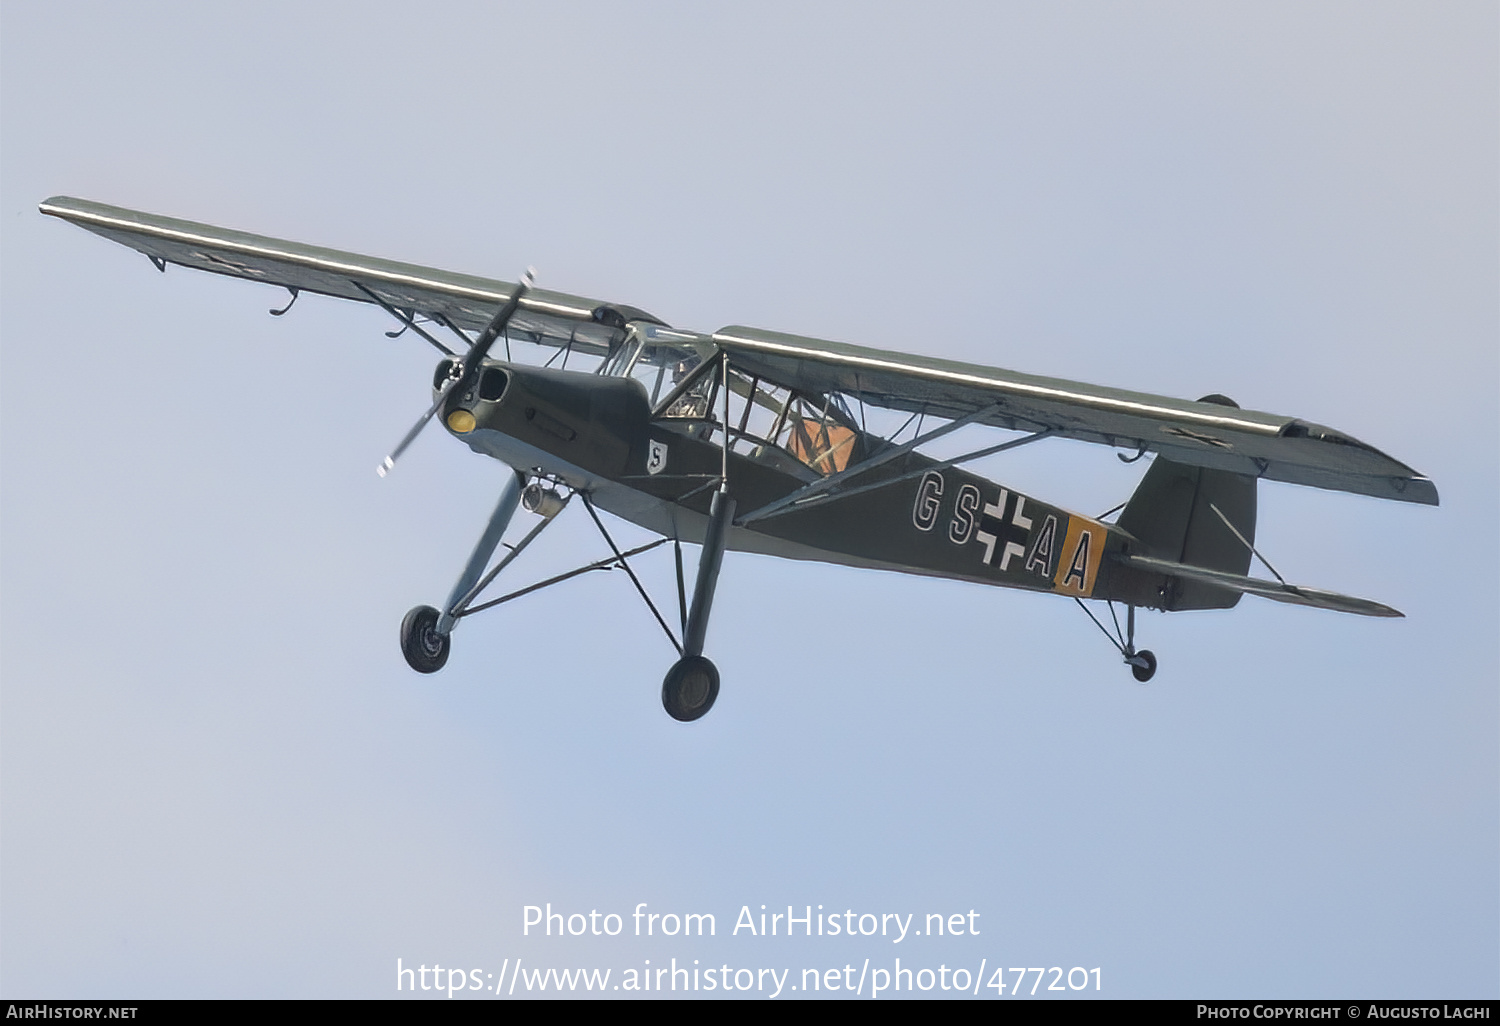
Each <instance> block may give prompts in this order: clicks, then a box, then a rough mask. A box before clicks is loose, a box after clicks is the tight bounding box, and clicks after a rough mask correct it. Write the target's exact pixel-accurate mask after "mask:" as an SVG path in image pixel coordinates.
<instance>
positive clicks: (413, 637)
mask: <svg viewBox="0 0 1500 1026" xmlns="http://www.w3.org/2000/svg"><path fill="white" fill-rule="evenodd" d="M437 622H438V611H437V610H436V609H433V608H432V607H431V606H418V607H417V608H415V609H413V610H412V611H411V612H409V613H407V614H406V618H405V619H404V620H402V621H401V654H402V655H404V656H406V664H407V665H408V666H410V667H411V668H412V669H413V670H416V671H417V672H418V673H437V672H438V671H439V670H441V669H442V668H443V664H444V663H446V662H447V661H448V635H446V634H439V633H438V630H437Z"/></svg>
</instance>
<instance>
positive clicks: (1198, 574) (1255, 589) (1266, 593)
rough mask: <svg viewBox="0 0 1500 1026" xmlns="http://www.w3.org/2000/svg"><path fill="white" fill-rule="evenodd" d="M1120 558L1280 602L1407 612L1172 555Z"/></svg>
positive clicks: (1370, 613)
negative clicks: (1178, 560)
mask: <svg viewBox="0 0 1500 1026" xmlns="http://www.w3.org/2000/svg"><path fill="white" fill-rule="evenodd" d="M1120 562H1121V563H1124V564H1125V565H1126V566H1131V567H1135V568H1136V569H1137V570H1144V571H1146V572H1147V573H1156V574H1165V575H1166V576H1168V577H1185V578H1187V579H1188V580H1190V581H1200V582H1202V583H1204V584H1211V585H1214V586H1215V587H1218V588H1228V589H1230V590H1231V591H1240V592H1244V593H1245V594H1247V595H1259V596H1260V597H1261V598H1268V599H1275V600H1276V601H1277V602H1291V603H1294V604H1295V605H1299V606H1317V607H1318V608H1319V609H1336V610H1338V611H1339V612H1341V613H1358V614H1359V615H1360V616H1404V615H1405V614H1404V613H1402V612H1401V611H1400V610H1396V609H1392V608H1391V607H1390V606H1384V605H1381V604H1380V603H1379V602H1371V601H1370V600H1369V599H1362V598H1354V597H1353V596H1352V595H1340V594H1339V593H1338V592H1336V591H1324V590H1323V589H1321V588H1304V587H1301V586H1299V585H1295V584H1281V583H1279V582H1277V581H1264V580H1261V579H1260V578H1258V577H1245V576H1242V575H1240V574H1230V573H1225V572H1224V571H1222V570H1206V569H1204V568H1203V567H1201V566H1189V565H1188V564H1186V563H1174V562H1172V561H1171V560H1169V559H1153V558H1152V557H1150V556H1121V557H1120Z"/></svg>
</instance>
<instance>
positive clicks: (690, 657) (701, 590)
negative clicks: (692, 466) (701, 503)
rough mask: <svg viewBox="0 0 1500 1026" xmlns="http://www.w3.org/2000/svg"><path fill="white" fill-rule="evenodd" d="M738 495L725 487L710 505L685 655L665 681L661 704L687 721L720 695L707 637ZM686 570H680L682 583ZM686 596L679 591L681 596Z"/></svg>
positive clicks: (685, 629)
mask: <svg viewBox="0 0 1500 1026" xmlns="http://www.w3.org/2000/svg"><path fill="white" fill-rule="evenodd" d="M734 505H735V503H734V499H732V498H730V496H729V493H728V492H726V491H724V490H723V489H722V488H721V489H720V490H719V491H717V492H714V497H713V500H712V501H711V502H710V503H709V508H708V530H707V531H705V532H704V536H703V551H702V552H701V553H700V554H699V556H698V581H697V585H696V586H695V587H694V588H693V605H692V608H691V609H690V610H689V611H688V614H687V621H686V622H685V623H684V624H683V628H682V658H681V659H679V660H677V662H675V663H673V664H672V668H671V669H670V670H668V671H667V676H666V679H665V680H663V681H662V682H661V704H662V705H663V706H664V707H665V708H666V710H667V715H668V716H670V717H672V719H674V720H680V721H682V722H684V723H687V722H690V721H692V720H696V719H697V718H698V717H700V716H702V715H703V714H704V713H706V712H708V711H709V710H710V709H712V708H713V707H714V699H716V698H718V697H719V671H718V669H717V668H716V667H715V666H714V664H713V663H711V662H709V661H708V660H707V659H705V658H704V656H703V640H704V637H705V636H706V635H707V633H708V614H709V610H710V609H712V608H713V604H714V588H715V587H716V586H717V585H718V583H719V567H720V565H721V564H722V563H723V561H724V547H725V544H726V542H727V541H728V539H729V525H730V524H731V523H733V522H734ZM681 581H682V573H681V570H680V564H679V571H678V587H679V588H681V586H682V584H681ZM681 599H682V595H681V593H680V592H679V594H678V600H679V602H680V601H681Z"/></svg>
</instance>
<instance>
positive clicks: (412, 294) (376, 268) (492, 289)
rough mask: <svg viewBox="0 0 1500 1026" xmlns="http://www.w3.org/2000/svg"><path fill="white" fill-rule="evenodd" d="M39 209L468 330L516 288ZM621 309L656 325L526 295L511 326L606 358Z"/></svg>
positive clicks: (88, 212) (263, 240)
mask: <svg viewBox="0 0 1500 1026" xmlns="http://www.w3.org/2000/svg"><path fill="white" fill-rule="evenodd" d="M41 211H42V213H44V214H51V215H52V216H54V217H60V218H62V219H64V220H66V221H70V222H72V223H73V224H76V225H78V226H79V227H81V228H86V229H88V230H89V231H91V232H95V233H96V234H98V235H102V236H104V237H105V238H107V239H110V240H112V241H114V242H118V243H120V244H121V245H124V246H129V247H130V248H131V249H134V250H138V251H139V252H141V253H144V254H146V255H147V256H148V257H150V258H151V259H152V260H154V261H159V262H162V263H167V264H178V265H180V266H182V267H192V268H196V269H198V270H203V271H211V272H213V273H215V274H224V275H229V276H231V277H235V278H244V279H245V280H247V281H258V282H262V283H264V284H267V285H278V286H281V287H282V288H287V289H297V290H299V291H304V292H313V293H318V294H321V295H325V296H334V297H336V298H339V299H351V300H354V301H356V302H361V303H371V302H375V300H374V299H372V298H371V296H370V295H369V293H374V295H375V296H376V297H378V298H379V299H380V300H383V301H384V302H386V303H388V304H389V305H390V306H391V307H393V308H394V309H396V310H398V311H400V312H402V313H403V314H408V315H421V316H424V317H427V318H431V319H433V320H441V319H447V320H449V321H451V322H452V323H453V324H454V325H456V326H458V327H460V328H464V329H468V330H471V331H472V330H478V329H481V328H483V327H484V326H485V325H486V324H488V323H489V321H490V318H492V317H493V316H494V315H495V311H496V310H498V309H499V308H500V307H501V306H503V305H504V304H505V303H506V301H507V300H509V299H510V296H511V293H512V292H513V291H514V290H515V288H516V286H515V284H514V283H512V282H506V281H496V280H494V279H490V278H478V277H474V276H473V275H467V274H454V273H453V272H451V271H439V270H436V269H434V268H430V267H419V266H417V265H415V264H404V263H398V262H397V261H394V260H382V259H380V258H378V257H367V256H360V255H359V254H355V253H345V252H341V251H339V250H333V249H324V248H322V247H319V246H308V245H304V244H302V243H298V242H286V241H283V240H281V239H272V238H268V237H266V236H263V235H252V234H250V233H249V232H240V231H235V230H233V229H228V228H216V227H214V226H212V225H206V224H198V223H196V222H193V221H183V220H179V219H177V218H171V217H161V216H159V215H156V214H143V213H140V212H138V211H134V210H126V209H124V208H121V207H111V206H107V205H105V204H103V203H93V202H90V201H88V200H79V199H72V198H70V197H66V196H54V197H53V198H52V199H49V200H47V201H46V202H45V203H43V204H42V205H41ZM365 290H369V292H368V293H367V292H366V291H365ZM621 310H624V311H626V312H627V313H626V316H627V317H628V316H629V315H630V314H634V315H637V316H638V317H640V318H642V319H646V320H651V321H654V320H655V318H652V317H650V316H649V315H645V314H642V313H641V312H640V311H638V310H633V309H632V308H629V307H614V306H611V305H610V304H607V303H600V302H598V301H596V300H590V299H585V298H583V297H581V296H572V295H568V294H566V293H562V292H552V291H549V290H547V289H532V290H531V291H529V292H528V293H527V294H526V298H525V299H524V300H522V303H521V308H520V310H519V311H518V312H517V313H516V315H515V317H514V318H513V319H512V320H511V323H510V328H509V330H510V334H511V336H512V337H513V338H516V339H520V340H525V341H531V342H539V343H542V344H548V345H554V346H565V345H570V346H573V347H574V348H576V349H578V350H580V351H583V352H590V353H605V352H608V351H609V350H610V348H611V347H612V346H614V345H617V344H618V343H619V341H620V339H621V338H622V337H623V331H622V327H623V318H622V317H621V316H620V315H619V312H620V311H621Z"/></svg>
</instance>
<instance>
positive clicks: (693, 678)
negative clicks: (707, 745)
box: [661, 655, 719, 723]
mask: <svg viewBox="0 0 1500 1026" xmlns="http://www.w3.org/2000/svg"><path fill="white" fill-rule="evenodd" d="M718 697H719V670H718V668H717V667H715V666H714V664H713V663H711V662H709V661H708V659H706V658H704V657H703V656H701V655H690V656H683V657H682V658H681V659H679V660H677V662H675V663H673V664H672V668H671V669H670V670H668V671H667V676H666V679H665V680H663V681H662V682H661V704H662V706H663V707H665V708H666V710H667V715H668V716H670V717H672V719H674V720H679V721H681V722H683V723H691V722H692V721H693V720H696V719H697V718H698V717H700V716H702V715H703V714H704V713H706V712H708V711H709V710H710V709H712V708H713V707H714V699H716V698H718Z"/></svg>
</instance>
